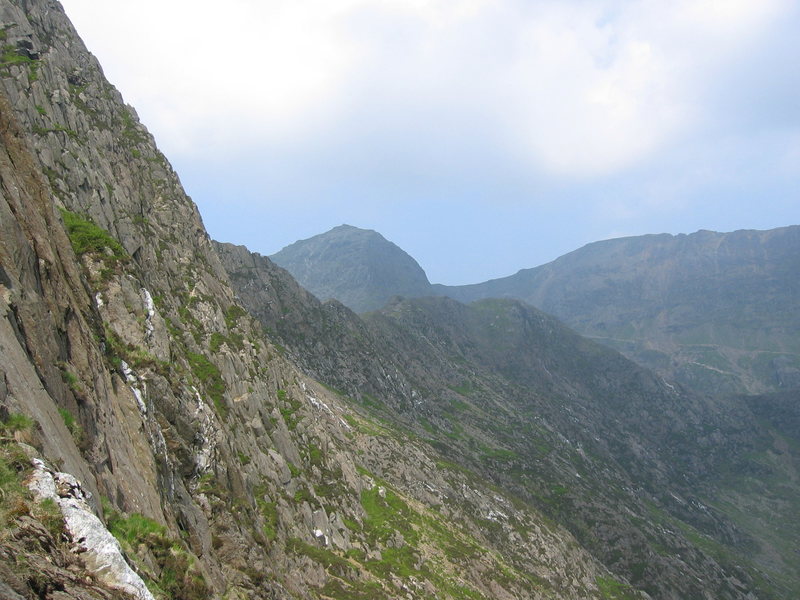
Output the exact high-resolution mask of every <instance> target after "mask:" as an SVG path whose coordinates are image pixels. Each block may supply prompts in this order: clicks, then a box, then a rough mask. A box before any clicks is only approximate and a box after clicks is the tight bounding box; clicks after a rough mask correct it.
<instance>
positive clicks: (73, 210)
mask: <svg viewBox="0 0 800 600" xmlns="http://www.w3.org/2000/svg"><path fill="white" fill-rule="evenodd" d="M0 37H1V38H2V45H3V48H2V55H1V56H0V139H2V144H0V231H2V235H0V317H2V318H0V348H1V349H2V352H0V597H3V598H10V599H12V600H18V599H19V598H25V599H30V600H33V599H46V600H64V599H65V598H74V599H82V600H86V599H88V598H92V599H99V598H103V599H109V598H137V599H139V600H150V599H152V598H158V599H167V598H176V599H190V600H194V599H198V600H199V599H201V598H202V599H206V598H214V599H222V598H225V599H233V598H254V599H259V598H260V599H270V600H275V599H289V598H294V599H297V598H303V599H313V598H325V599H331V598H355V599H358V598H364V599H366V598H397V597H403V598H419V599H422V598H432V597H437V598H442V599H446V598H449V599H453V600H455V599H461V598H471V599H488V598H537V599H538V598H553V597H559V598H576V599H577V598H593V599H598V600H599V599H601V598H609V597H612V596H610V594H611V595H616V596H618V597H619V596H620V595H621V594H623V593H624V594H625V596H626V597H645V596H644V595H643V594H640V593H638V592H636V591H635V590H633V589H632V588H630V586H629V585H628V584H627V583H626V582H625V581H624V578H623V577H622V576H620V575H616V574H614V573H612V572H611V571H610V570H609V569H608V568H607V567H606V566H604V565H603V564H602V563H601V562H600V561H599V560H598V559H597V558H596V557H595V556H594V555H593V554H592V553H591V552H590V551H589V550H587V549H586V548H584V547H582V546H581V545H580V544H579V543H578V542H577V540H576V538H575V536H574V535H573V534H571V533H570V532H569V531H568V530H566V529H565V528H563V527H561V526H559V525H557V524H556V523H554V522H552V521H550V520H549V519H548V518H547V517H546V516H545V515H544V514H543V513H542V512H541V511H539V510H538V509H536V508H535V506H533V505H531V504H526V503H523V502H519V501H518V500H517V499H516V498H515V495H514V493H513V492H512V491H510V490H506V489H500V488H498V487H496V486H495V485H493V484H492V483H491V482H490V481H489V480H486V479H484V478H481V477H480V476H479V475H476V474H475V473H473V472H471V471H469V470H461V469H459V468H457V467H456V466H455V465H452V464H447V463H446V462H445V460H444V459H443V457H442V455H441V454H440V452H439V451H438V450H437V449H436V448H435V447H434V446H432V445H431V444H430V443H429V442H428V441H426V440H425V439H423V438H421V437H419V436H415V435H413V434H412V432H410V431H409V430H408V429H407V428H403V427H401V426H399V425H397V424H393V423H391V422H389V421H388V420H387V419H383V420H380V419H379V418H378V417H376V416H374V415H371V414H367V413H366V412H365V411H364V410H362V409H361V408H359V407H358V406H356V405H354V404H353V403H351V402H350V401H349V400H347V399H346V398H343V397H340V396H339V395H338V394H337V393H335V392H333V391H330V390H328V389H326V388H325V387H324V386H323V385H321V384H320V383H318V382H316V381H314V380H313V379H312V378H310V377H309V376H308V375H307V374H305V373H304V372H303V371H302V370H301V369H300V368H299V367H298V365H297V364H295V362H293V361H292V360H291V357H290V356H288V353H287V352H286V351H285V350H284V348H283V346H282V345H281V344H280V339H279V338H277V337H275V336H274V334H270V333H268V332H267V333H265V331H264V327H263V325H262V324H261V323H259V322H258V321H256V320H255V319H254V318H253V317H252V316H251V315H250V314H249V313H248V312H247V310H245V308H244V307H243V306H242V304H241V302H240V300H239V299H238V298H237V293H236V291H235V290H234V288H233V287H232V285H231V279H230V278H229V276H228V274H227V273H226V271H225V269H224V268H223V266H222V263H221V260H220V257H219V255H218V254H217V251H216V248H215V246H214V245H213V244H212V243H211V241H210V240H209V238H208V234H207V233H206V231H205V229H204V227H203V224H202V221H201V219H200V215H199V213H198V211H197V208H196V206H195V205H194V204H193V203H192V202H191V200H190V199H189V198H188V197H187V196H186V194H185V192H184V190H183V189H182V188H181V186H180V183H179V180H178V177H177V175H176V174H175V173H174V171H173V170H172V168H171V167H170V165H169V162H168V161H167V160H166V158H165V157H164V156H163V154H161V152H160V151H159V150H158V148H157V147H156V145H155V142H154V140H153V139H152V137H151V136H150V134H149V133H148V132H147V130H146V129H145V128H144V127H143V126H142V125H141V124H140V123H139V121H138V119H137V117H136V113H135V112H134V110H133V109H132V108H130V107H128V106H126V105H125V104H124V102H123V100H122V98H121V96H120V94H119V93H118V92H117V91H116V90H115V89H114V88H113V86H111V85H110V84H109V83H108V82H107V81H106V79H105V78H104V76H103V74H102V69H101V67H100V65H99V64H98V63H97V61H96V60H95V59H94V57H92V56H91V55H90V54H89V53H88V52H87V50H86V48H85V47H84V45H83V43H82V42H81V40H80V38H79V37H78V35H77V33H76V32H75V30H74V29H73V27H72V25H71V23H70V22H69V20H68V19H67V17H66V15H65V14H64V12H63V10H62V8H61V6H60V5H59V4H58V3H57V2H54V1H52V0H25V1H24V2H22V1H17V0H0ZM166 58H167V57H165V59H166ZM287 285H288V286H289V287H290V288H291V289H294V290H299V288H297V287H296V284H291V283H288V284H287ZM298 293H299V294H300V296H302V295H303V292H298ZM306 296H307V297H308V298H309V299H311V298H313V297H311V296H308V295H306ZM309 301H310V300H309ZM285 308H287V309H288V310H289V311H291V310H293V305H287V306H286V307H285ZM299 310H304V308H302V305H300V308H299ZM348 318H349V316H348ZM273 340H274V341H273ZM311 343H312V342H311V341H309V344H311ZM285 355H287V356H285ZM342 360H343V359H342ZM357 367H358V366H357V365H353V366H352V367H351V368H353V369H356V368H357ZM500 515H502V517H501V516H500ZM487 520H488V521H489V522H491V523H495V526H493V527H492V528H489V527H487V526H486V522H487Z"/></svg>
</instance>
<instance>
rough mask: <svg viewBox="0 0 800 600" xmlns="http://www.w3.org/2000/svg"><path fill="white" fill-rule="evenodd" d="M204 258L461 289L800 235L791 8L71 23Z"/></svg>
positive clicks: (106, 18)
mask: <svg viewBox="0 0 800 600" xmlns="http://www.w3.org/2000/svg"><path fill="white" fill-rule="evenodd" d="M62 4H63V5H64V7H65V9H66V11H67V14H68V15H69V16H70V18H71V19H72V21H73V23H74V24H75V26H76V28H77V30H78V33H79V34H80V35H81V37H82V38H83V40H84V41H85V43H86V45H87V46H88V48H89V50H90V51H91V52H92V53H94V54H95V55H96V56H97V57H98V59H99V60H100V62H101V64H102V65H103V69H104V72H105V74H106V76H107V77H108V79H109V80H110V81H111V82H112V83H113V84H114V85H115V86H116V87H117V88H118V89H119V90H120V92H121V93H122V94H123V97H124V98H125V100H126V102H127V103H129V104H131V105H133V106H134V107H135V109H136V111H137V113H138V115H139V117H140V119H141V120H142V122H143V123H144V124H145V125H146V126H147V127H148V129H149V130H150V131H151V132H152V133H153V135H154V136H155V138H156V141H157V143H158V145H159V147H160V148H161V150H162V151H163V152H164V153H165V154H166V156H167V158H168V159H169V160H170V162H171V163H172V165H173V167H174V168H175V169H176V171H177V172H178V174H179V176H180V178H181V181H182V183H183V185H184V187H185V188H186V190H187V192H188V193H189V195H190V196H191V197H192V199H193V200H194V201H195V202H196V203H197V205H198V206H199V208H200V212H201V214H202V215H203V221H204V223H205V225H206V228H207V229H208V231H209V233H210V234H211V236H212V237H214V238H215V239H217V240H220V241H226V242H233V243H236V244H244V245H246V246H248V248H250V249H251V250H253V251H256V252H259V253H261V254H264V255H269V254H272V253H274V252H277V251H278V250H280V249H281V248H282V247H284V246H286V245H287V244H290V243H292V242H294V241H296V240H298V239H305V238H308V237H311V236H313V235H316V234H318V233H322V232H324V231H326V230H328V229H330V228H332V227H335V226H336V225H340V224H342V223H347V224H350V225H355V226H358V227H363V228H366V229H374V230H376V231H379V232H380V233H381V234H383V235H384V236H385V237H386V238H387V239H389V240H391V241H392V242H394V243H396V244H397V245H398V246H400V247H401V248H403V249H404V250H406V251H407V252H408V253H409V254H411V255H412V256H413V257H414V258H415V259H416V260H417V261H418V262H419V263H420V265H421V266H422V267H423V268H424V269H425V271H426V272H427V274H428V277H429V279H430V280H431V281H432V282H435V283H445V284H451V285H452V284H465V283H476V282H480V281H484V280H486V279H490V278H495V277H502V276H505V275H510V274H512V273H514V272H516V271H517V270H519V269H521V268H529V267H534V266H537V265H539V264H543V263H545V262H548V261H550V260H553V259H555V258H556V257H558V256H560V255H562V254H565V253H567V252H569V251H571V250H574V249H577V248H579V247H581V246H583V245H584V244H587V243H590V242H593V241H597V240H602V239H608V238H613V237H620V236H626V235H642V234H646V233H663V232H667V233H673V234H678V233H691V232H694V231H697V230H698V229H711V230H715V231H733V230H736V229H770V228H773V227H781V226H786V225H795V224H800V68H798V64H800V35H798V34H797V33H798V32H800V2H797V1H796V0H658V1H655V0H596V1H595V0H519V1H518V0H460V1H458V0H282V1H276V0H227V2H225V3H220V2H218V1H214V2H212V1H211V0H169V1H167V2H165V1H164V0H136V1H132V0H103V1H102V2H97V0H62Z"/></svg>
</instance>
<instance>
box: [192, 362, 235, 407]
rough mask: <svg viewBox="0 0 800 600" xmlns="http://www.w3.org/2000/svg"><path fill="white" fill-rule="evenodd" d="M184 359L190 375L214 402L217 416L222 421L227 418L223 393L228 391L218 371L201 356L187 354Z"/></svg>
mask: <svg viewBox="0 0 800 600" xmlns="http://www.w3.org/2000/svg"><path fill="white" fill-rule="evenodd" d="M186 358H187V360H188V361H189V367H190V368H191V369H192V374H193V375H194V376H195V377H196V378H197V380H198V381H199V382H200V383H201V384H202V385H203V387H204V388H205V390H206V392H207V393H208V395H209V396H210V397H211V400H212V401H213V402H214V408H216V409H217V414H219V416H220V417H222V418H223V419H224V418H226V417H227V416H228V405H227V403H226V402H225V392H226V391H227V390H228V386H227V385H226V384H225V380H224V379H222V375H221V374H220V372H219V369H218V368H217V367H216V365H214V364H213V363H212V362H211V361H210V360H208V359H207V358H206V357H205V356H203V355H202V354H195V353H194V352H187V353H186Z"/></svg>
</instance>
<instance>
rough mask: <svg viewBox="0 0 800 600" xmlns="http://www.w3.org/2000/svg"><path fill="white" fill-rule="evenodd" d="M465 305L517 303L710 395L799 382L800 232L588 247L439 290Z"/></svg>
mask: <svg viewBox="0 0 800 600" xmlns="http://www.w3.org/2000/svg"><path fill="white" fill-rule="evenodd" d="M434 287H435V288H436V293H437V294H443V295H447V296H450V297H452V298H456V299H458V300H461V301H465V302H470V301H473V300H477V299H480V298H518V299H520V300H524V301H525V302H528V303H530V304H532V305H534V306H537V307H539V308H541V309H542V310H545V311H547V312H549V313H552V314H554V315H556V316H557V317H559V318H560V319H562V320H563V321H564V322H565V323H567V324H568V325H570V326H572V327H573V328H575V330H576V331H578V332H579V333H581V334H583V335H587V336H589V337H591V338H593V339H596V340H598V341H600V342H602V343H604V344H606V345H609V346H611V347H613V348H616V349H618V350H620V351H621V352H623V353H625V354H626V355H627V356H629V357H630V358H632V359H634V360H636V361H637V362H639V363H640V364H643V365H646V366H648V367H650V368H653V369H655V370H657V371H658V372H660V373H662V374H663V375H665V376H667V377H669V378H670V379H675V380H677V381H679V382H681V383H683V384H684V385H687V386H690V387H692V388H694V389H697V390H699V391H703V392H711V393H718V392H720V391H722V392H734V391H737V392H743V391H747V392H753V393H756V392H763V391H769V390H773V391H774V390H779V389H787V388H792V387H797V386H798V383H800V378H799V376H800V358H799V357H800V345H798V338H797V335H796V332H797V330H798V327H800V309H798V306H800V304H798V299H800V227H798V226H794V227H784V228H781V229H773V230H770V231H736V232H733V233H715V232H711V231H698V232H697V233H694V234H692V235H678V236H672V235H667V234H664V235H648V236H640V237H630V238H622V239H615V240H608V241H604V242H597V243H595V244H589V245H588V246H585V247H583V248H581V249H579V250H576V251H574V252H571V253H569V254H567V255H565V256H562V257H561V258H558V259H556V260H555V261H553V262H551V263H548V264H546V265H543V266H541V267H536V268H535V269H524V270H522V271H520V272H518V273H517V274H516V275H512V276H510V277H505V278H502V279H495V280H492V281H487V282H485V283H480V284H476V285H469V286H456V287H445V286H434Z"/></svg>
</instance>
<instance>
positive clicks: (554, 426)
mask: <svg viewBox="0 0 800 600" xmlns="http://www.w3.org/2000/svg"><path fill="white" fill-rule="evenodd" d="M217 248H218V253H219V255H220V257H221V259H222V262H223V264H224V266H225V268H226V270H227V271H228V273H229V274H230V277H231V281H232V283H233V285H234V288H235V289H236V291H237V294H238V295H239V297H240V298H241V300H242V302H243V303H244V305H245V306H246V307H247V308H248V310H249V311H251V312H252V314H254V315H255V316H256V317H257V318H258V319H259V320H261V322H262V324H263V325H264V326H265V327H266V328H267V329H268V331H270V332H271V334H272V335H273V336H274V338H275V339H279V340H280V343H281V344H282V346H283V347H284V351H285V353H286V354H287V356H291V357H293V359H295V360H297V361H299V363H300V364H302V366H303V369H304V370H306V371H307V372H309V373H313V374H314V376H315V377H316V378H318V379H319V380H320V381H321V382H323V383H324V384H326V385H328V386H329V387H330V388H332V389H335V390H338V393H339V394H340V396H341V397H342V398H346V399H347V400H348V401H349V402H350V403H354V404H360V405H361V406H362V407H363V408H364V410H365V411H367V414H370V415H372V416H373V417H374V418H377V419H380V422H381V423H384V424H386V423H392V424H395V425H396V426H401V427H403V428H405V429H407V430H409V431H411V432H412V433H413V435H414V436H418V437H420V438H422V439H425V440H427V441H428V442H429V443H430V444H431V445H432V446H433V447H435V448H436V449H437V451H439V452H440V453H441V454H442V455H443V458H444V459H445V460H446V461H447V462H449V463H454V464H455V465H456V466H457V468H458V469H459V470H461V471H464V470H467V471H468V472H471V473H473V474H475V475H476V476H478V477H479V478H482V479H483V478H485V479H488V480H490V481H493V482H494V484H495V485H497V486H499V489H509V490H512V491H513V492H514V494H515V495H516V497H517V498H518V499H519V500H520V501H522V502H524V503H526V504H529V505H531V506H535V507H536V508H537V509H538V510H541V511H543V512H544V513H545V514H547V515H548V516H549V517H550V518H552V519H554V520H555V521H557V522H558V523H560V524H561V525H563V526H564V527H566V528H568V529H569V530H570V531H571V532H572V533H573V534H574V535H575V536H576V538H577V539H578V540H579V541H580V542H581V544H582V545H584V546H585V547H587V548H588V549H590V551H591V552H592V553H593V554H594V555H595V556H597V557H598V558H600V560H602V561H603V562H604V563H605V564H606V565H607V566H608V567H609V568H611V569H612V570H613V571H614V572H615V573H616V574H617V575H618V576H623V577H625V578H626V579H628V580H629V581H630V582H631V583H633V584H634V585H636V586H637V587H639V588H640V589H643V590H646V591H647V592H648V593H649V594H650V595H651V596H653V597H671V595H675V597H682V598H683V597H697V596H699V595H701V594H702V593H703V592H702V591H701V590H700V589H699V588H694V587H693V585H694V583H693V582H695V581H697V579H698V578H699V579H703V580H704V581H705V582H706V585H709V586H712V587H714V588H715V591H714V592H713V594H714V596H715V597H736V595H737V594H738V593H739V592H737V591H735V590H734V589H731V588H726V584H723V583H721V582H722V581H724V580H726V578H729V577H733V579H735V580H736V581H738V582H739V584H736V585H740V584H741V589H742V590H743V589H747V588H748V586H751V585H757V584H755V583H753V581H754V579H760V578H763V577H765V573H768V574H769V575H767V577H768V578H769V579H770V580H773V579H775V580H777V579H780V581H781V583H780V584H777V586H778V587H781V586H788V587H786V588H785V589H786V590H788V589H793V588H796V586H797V578H798V575H799V574H798V573H797V572H796V570H795V569H794V567H793V566H792V561H791V560H790V559H788V558H787V559H786V560H784V559H781V560H780V561H778V562H775V561H774V560H773V559H774V557H775V556H786V557H790V556H791V553H790V554H785V551H786V548H791V547H792V546H793V544H794V543H795V540H796V536H797V534H798V528H797V527H796V526H794V525H790V523H791V522H792V519H793V516H792V515H793V512H792V511H793V508H791V507H794V506H795V502H794V501H793V500H792V497H793V495H795V496H796V494H797V491H798V490H797V488H796V486H795V485H794V484H789V485H788V486H787V487H785V488H784V487H783V484H777V481H778V480H784V478H786V480H788V481H793V479H792V475H791V474H792V473H793V472H794V469H795V468H796V467H797V466H798V462H797V459H798V456H797V453H796V452H795V451H793V450H789V451H788V453H787V454H785V455H783V458H782V459H780V460H779V461H778V462H777V463H775V461H774V457H773V453H776V454H775V456H777V455H779V454H781V453H782V452H783V451H782V450H780V448H783V447H785V446H784V444H786V443H788V444H791V442H787V441H786V439H787V438H786V437H785V432H778V431H777V430H775V429H774V428H773V426H771V425H765V424H764V423H763V422H762V421H761V417H758V416H757V415H756V414H755V411H756V409H755V407H754V406H753V405H751V404H750V403H749V401H748V400H746V399H744V398H742V397H737V398H725V399H709V398H703V397H701V396H694V395H692V394H690V393H687V392H685V391H680V390H678V389H677V388H672V387H670V385H669V384H666V383H664V382H663V381H662V380H660V379H659V378H658V377H656V376H654V375H652V374H651V373H649V372H647V371H645V370H644V369H641V368H639V367H637V366H636V365H634V364H632V363H630V362H629V361H627V360H625V359H624V358H623V357H622V356H620V355H619V354H618V353H616V352H615V351H613V350H609V349H606V348H604V347H603V346H601V345H599V344H597V343H594V342H591V341H589V340H586V339H585V338H581V337H580V336H577V335H576V334H575V333H574V332H572V331H570V330H569V329H567V328H566V327H565V326H564V325H563V324H561V323H559V322H558V321H557V320H556V319H554V318H553V317H550V316H548V315H546V314H544V313H541V312H539V311H537V310H535V309H533V308H531V307H530V306H526V305H524V304H522V303H520V302H518V301H513V300H491V299H490V300H483V301H479V302H476V303H474V304H472V305H469V306H465V305H463V304H460V303H458V302H455V301H453V300H449V299H446V298H423V299H394V300H392V301H391V302H390V303H389V304H388V305H387V306H386V307H384V308H383V309H381V310H380V311H376V312H372V313H367V314H363V315H360V316H359V315H356V314H354V313H353V312H351V311H350V310H349V309H347V308H346V307H344V306H343V305H341V304H340V303H338V302H336V301H329V302H325V303H321V302H319V301H318V300H317V299H316V298H315V297H313V296H312V295H310V294H308V293H307V292H305V291H304V290H302V288H300V287H299V286H297V284H296V283H294V282H293V281H292V280H291V278H290V276H289V274H288V273H287V272H286V271H285V270H283V269H281V268H279V267H277V266H275V265H274V264H272V263H271V261H269V259H267V258H265V257H262V256H259V255H257V254H250V253H249V252H248V251H247V250H246V249H245V248H243V247H241V246H238V247H237V246H231V245H228V244H218V245H217ZM776 436H777V437H776ZM775 444H777V446H776V445H775ZM788 447H791V445H790V446H788ZM770 457H773V458H770ZM784 459H785V460H784ZM774 463H775V464H774ZM734 473H741V474H744V473H748V474H750V476H752V479H749V480H751V481H752V482H753V483H752V486H751V487H750V488H749V489H748V491H746V492H738V491H737V492H736V495H735V496H734V494H733V492H734V490H732V489H731V488H730V487H729V486H731V485H732V484H734V482H736V481H737V477H736V476H735V475H734ZM759 473H761V475H759ZM767 473H769V477H767V479H770V478H774V479H772V483H765V482H764V480H763V477H762V475H766V474H767ZM723 474H724V476H723ZM765 495H766V496H769V497H773V498H774V500H773V501H770V502H769V509H768V510H769V511H771V512H772V515H773V518H776V519H778V518H780V519H781V520H782V521H783V522H785V523H786V528H785V529H784V530H783V532H782V533H781V534H780V535H777V536H776V535H775V533H774V530H773V529H772V528H770V527H769V526H768V524H767V523H766V522H765V521H763V520H759V521H758V522H755V521H752V520H748V519H745V518H743V516H742V512H740V511H741V509H742V507H744V506H746V505H747V504H748V503H751V504H752V503H759V502H763V498H764V497H765ZM734 497H736V501H735V502H732V501H730V499H731V498H734ZM767 512H768V511H767V510H766V509H765V510H764V511H762V513H761V514H762V515H765V514H766V513H767ZM489 525H491V524H490V523H487V526H489ZM754 548H759V549H760V550H759V551H758V552H757V553H754V551H753V549H754ZM667 549H669V550H667ZM693 553H697V554H693ZM678 555H680V556H682V557H683V560H681V561H679V562H674V561H673V560H672V559H673V558H674V557H675V556H678ZM779 563H780V564H779ZM692 565H701V566H699V567H697V568H698V569H699V570H700V571H703V573H704V574H703V575H700V574H699V573H695V574H694V575H691V576H689V577H686V575H687V573H690V572H691V571H692V569H693V568H694V567H693V566H692ZM712 565H713V566H712ZM735 565H738V566H735ZM741 565H749V567H748V569H749V572H750V575H748V574H747V573H746V572H743V571H742V572H740V571H738V570H737V569H738V568H739V566H741ZM716 569H721V570H722V571H725V570H727V569H733V570H734V571H735V572H736V574H735V575H731V574H729V575H720V574H714V573H719V571H716ZM753 578H754V579H753ZM712 580H714V581H715V582H716V583H714V584H711V583H710V582H711V581H712ZM744 581H750V582H751V583H750V584H747V583H743V582H744ZM793 582H794V583H793ZM770 585H771V584H770ZM734 587H735V586H734ZM767 587H769V586H767ZM751 589H752V588H751ZM758 593H759V594H760V595H769V594H770V592H768V591H767V589H766V588H764V587H762V588H760V589H759V592H758ZM777 594H778V596H780V595H781V594H790V592H788V591H784V592H777Z"/></svg>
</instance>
